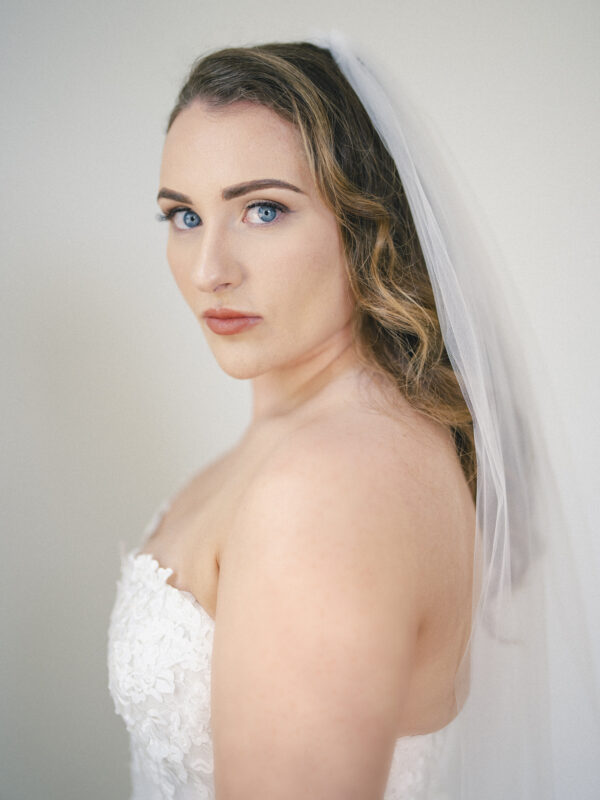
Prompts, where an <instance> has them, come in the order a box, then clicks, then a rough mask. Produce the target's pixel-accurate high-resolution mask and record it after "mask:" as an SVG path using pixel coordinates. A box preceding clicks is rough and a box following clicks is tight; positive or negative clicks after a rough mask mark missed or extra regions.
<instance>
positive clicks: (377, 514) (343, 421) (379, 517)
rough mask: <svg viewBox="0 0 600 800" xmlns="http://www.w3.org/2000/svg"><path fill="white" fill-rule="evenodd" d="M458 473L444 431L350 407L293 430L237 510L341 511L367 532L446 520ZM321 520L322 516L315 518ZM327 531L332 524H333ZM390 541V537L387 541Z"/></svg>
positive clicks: (335, 514) (458, 486)
mask: <svg viewBox="0 0 600 800" xmlns="http://www.w3.org/2000/svg"><path fill="white" fill-rule="evenodd" d="M463 484H464V477H463V475H462V470H461V466H460V462H459V460H458V457H457V455H456V452H455V450H454V445H453V443H452V440H451V437H450V434H449V432H447V431H445V430H443V429H442V427H441V426H440V425H438V424H437V423H435V422H433V421H432V420H429V419H427V418H426V417H424V415H422V414H420V413H419V412H414V413H412V412H411V414H410V415H409V416H406V417H401V418H398V419H393V418H390V417H388V416H385V415H383V414H375V413H365V412H364V411H362V410H357V409H354V408H349V409H345V410H343V411H342V412H339V413H336V414H324V415H322V416H320V417H318V418H316V419H314V420H311V421H310V423H308V424H306V425H304V426H302V427H301V428H299V429H297V430H295V431H293V433H291V434H290V435H289V436H288V437H286V438H285V440H283V441H282V442H281V443H280V444H279V446H278V447H276V448H275V449H274V450H273V451H272V452H271V453H270V455H269V457H268V458H267V459H266V460H265V461H264V463H263V464H262V465H261V468H260V470H258V471H257V473H256V475H255V477H254V480H253V481H252V482H251V484H250V485H249V490H248V495H247V498H246V503H247V504H246V503H244V504H243V505H242V507H241V509H240V512H241V514H245V513H248V512H249V511H250V510H253V511H256V512H258V513H261V511H260V510H261V508H268V509H269V513H276V510H277V509H278V508H281V509H283V508H284V507H285V508H286V509H288V510H291V509H292V508H293V509H294V513H295V514H296V515H299V516H300V517H302V515H303V514H305V513H306V514H308V515H312V514H315V513H317V512H319V513H321V514H323V515H327V517H328V518H329V519H330V521H331V522H332V523H333V522H334V518H338V519H339V520H340V521H342V520H344V519H345V518H346V517H347V516H348V515H350V516H351V517H352V519H354V520H356V522H357V523H359V522H360V523H361V524H364V525H366V526H368V528H369V530H370V532H371V536H370V539H371V541H373V543H374V538H375V534H376V532H377V531H380V532H381V534H382V535H384V536H385V535H390V533H392V532H396V533H397V535H396V536H393V535H392V538H395V539H399V538H400V533H401V531H402V530H403V529H404V530H405V532H406V534H407V535H408V533H409V531H411V530H412V531H414V535H415V536H417V537H418V538H419V540H420V541H421V543H422V529H423V528H428V529H431V530H433V529H436V528H438V527H439V524H438V523H439V522H440V521H441V520H444V521H445V523H446V525H447V524H448V523H449V522H451V518H452V514H453V513H454V512H457V511H458V504H457V502H456V498H457V496H458V495H461V496H464V489H465V487H464V485H463ZM324 522H325V518H323V523H324ZM333 527H334V529H335V527H336V526H335V525H334V526H333ZM388 544H390V542H388Z"/></svg>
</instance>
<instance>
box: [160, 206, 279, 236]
mask: <svg viewBox="0 0 600 800" xmlns="http://www.w3.org/2000/svg"><path fill="white" fill-rule="evenodd" d="M257 206H266V207H267V208H275V209H276V210H277V211H281V213H282V214H285V213H287V211H289V209H288V208H286V207H285V206H284V205H282V204H281V203H276V202H275V201H273V200H264V201H257V202H255V203H250V205H248V206H246V211H249V210H250V209H251V208H256V207H257ZM179 211H191V209H190V208H188V207H187V206H175V207H174V208H170V209H169V210H168V211H167V213H166V214H157V215H156V219H157V220H158V221H159V222H170V221H171V220H172V219H173V217H174V216H175V214H177V213H178V212H179ZM276 221H277V220H271V222H263V223H262V225H272V224H273V223H274V222H276ZM256 224H261V223H256ZM195 227H199V226H198V225H196V226H195ZM188 230H190V231H191V230H193V228H189V229H188Z"/></svg>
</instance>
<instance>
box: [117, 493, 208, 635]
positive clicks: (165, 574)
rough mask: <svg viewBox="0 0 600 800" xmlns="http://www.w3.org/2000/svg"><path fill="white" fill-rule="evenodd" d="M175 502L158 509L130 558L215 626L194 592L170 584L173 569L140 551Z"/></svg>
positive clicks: (167, 501)
mask: <svg viewBox="0 0 600 800" xmlns="http://www.w3.org/2000/svg"><path fill="white" fill-rule="evenodd" d="M172 504H173V501H172V499H171V498H167V499H166V500H164V501H163V502H162V503H161V505H160V506H159V507H158V509H157V510H156V511H155V512H154V515H153V516H152V518H151V520H150V522H149V523H148V524H147V526H146V528H145V530H144V532H143V534H142V541H141V544H140V545H138V547H136V548H134V549H133V550H131V551H130V552H129V554H128V555H129V558H130V560H131V562H132V563H142V564H145V565H146V566H147V567H148V568H149V569H151V570H153V571H154V572H155V573H156V575H158V576H159V577H160V578H162V585H163V586H164V587H165V591H167V592H169V591H172V592H177V594H178V595H180V596H181V597H184V598H186V599H187V600H188V601H189V602H190V603H191V604H192V606H193V607H194V608H196V609H198V611H199V612H201V614H203V615H204V616H205V617H206V618H207V619H209V620H210V622H211V623H212V624H213V626H214V624H215V620H214V619H213V617H211V615H210V614H209V613H208V611H207V610H206V609H205V608H204V606H203V605H201V604H200V603H199V602H198V600H197V599H196V597H195V595H194V594H193V592H190V591H188V590H187V589H180V588H179V587H177V586H173V584H172V583H168V582H167V581H168V579H169V578H170V577H171V575H172V574H173V568H172V567H164V566H163V565H162V564H160V563H159V561H158V559H157V558H155V556H153V555H152V553H141V552H140V550H141V549H142V547H144V545H145V544H147V542H148V540H149V539H150V537H151V536H152V534H153V533H155V532H156V531H157V530H158V526H159V525H160V523H161V522H162V520H163V517H164V516H165V514H166V513H167V511H168V510H169V509H170V508H171V506H172Z"/></svg>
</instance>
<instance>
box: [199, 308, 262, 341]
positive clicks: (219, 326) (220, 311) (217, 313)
mask: <svg viewBox="0 0 600 800" xmlns="http://www.w3.org/2000/svg"><path fill="white" fill-rule="evenodd" d="M204 318H205V319H206V324H207V326H208V327H209V328H210V330H211V331H212V332H213V333H219V334H222V335H225V336H230V335H231V334H233V333H241V332H242V331H245V330H246V329H247V328H251V327H253V326H254V325H256V324H257V323H259V322H260V321H261V319H262V317H260V316H258V315H256V314H252V313H251V312H248V311H234V310H233V309H231V308H211V309H209V310H208V311H206V312H205V313H204Z"/></svg>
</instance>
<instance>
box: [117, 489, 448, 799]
mask: <svg viewBox="0 0 600 800" xmlns="http://www.w3.org/2000/svg"><path fill="white" fill-rule="evenodd" d="M169 505H170V502H169V501H166V502H165V503H163V505H162V506H161V508H159V509H158V511H157V512H156V513H155V515H154V517H153V518H152V519H151V520H150V522H149V523H148V526H147V527H146V530H145V531H144V534H143V537H142V544H141V545H140V546H139V547H138V548H135V549H133V550H130V551H128V552H126V551H125V549H124V547H123V545H121V575H120V579H119V580H118V582H117V593H116V599H115V603H114V606H113V609H112V613H111V616H110V625H109V630H108V676H109V682H108V687H109V691H110V693H111V695H112V698H113V701H114V706H115V711H116V712H117V714H120V715H121V716H122V717H123V719H124V721H125V725H126V727H127V730H128V732H129V736H130V756H131V761H130V770H131V783H132V794H131V797H130V800H214V797H215V790H214V776H213V749H212V736H211V726H210V670H211V654H212V643H213V634H214V626H215V622H214V620H213V619H212V617H211V616H210V615H209V614H208V613H207V612H206V611H205V609H204V608H203V607H202V606H201V605H200V604H199V603H198V601H197V600H196V599H195V597H194V596H193V595H192V594H191V593H190V592H186V591H182V590H180V589H177V588H176V587H174V586H172V585H171V584H169V583H167V579H168V578H169V577H170V576H171V575H172V574H173V570H172V569H170V568H166V567H161V566H160V565H159V564H158V562H157V561H156V560H155V559H154V558H153V557H152V556H151V555H148V554H146V553H140V550H141V549H142V547H143V545H144V543H145V541H146V540H147V539H148V538H149V537H150V535H151V534H152V533H153V532H154V531H155V530H156V529H157V527H158V525H159V523H160V520H161V519H162V516H163V515H164V514H165V513H166V511H167V510H168V508H169ZM446 730H447V728H443V729H441V730H440V731H435V732H434V733H427V734H423V735H417V736H403V737H401V738H400V739H398V740H397V742H396V746H395V749H394V755H393V760H392V764H391V768H390V772H389V777H388V782H387V787H386V791H385V795H384V800H429V799H430V798H433V797H435V800H445V795H443V794H442V793H439V792H438V791H437V790H436V791H433V789H432V786H431V781H430V778H431V774H432V771H433V768H434V765H435V762H436V759H437V758H438V757H439V754H440V752H441V747H442V744H443V737H444V733H445V731H446ZM432 792H433V793H432Z"/></svg>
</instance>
